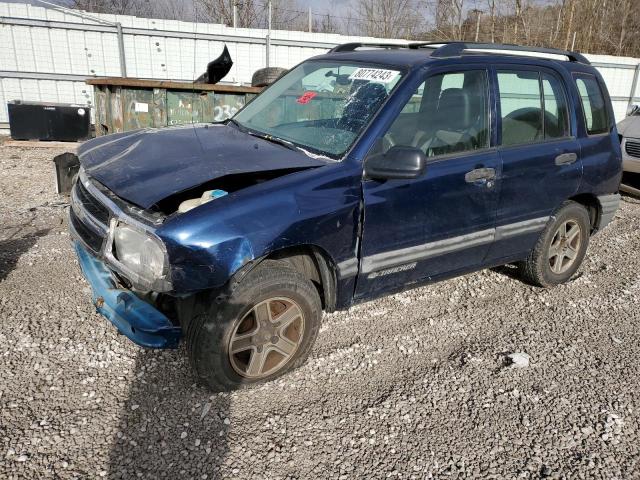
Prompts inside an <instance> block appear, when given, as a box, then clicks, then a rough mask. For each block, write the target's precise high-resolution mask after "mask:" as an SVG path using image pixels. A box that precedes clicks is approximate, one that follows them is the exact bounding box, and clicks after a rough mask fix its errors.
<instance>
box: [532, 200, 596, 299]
mask: <svg viewBox="0 0 640 480" xmlns="http://www.w3.org/2000/svg"><path fill="white" fill-rule="evenodd" d="M590 232H591V221H590V219H589V213H588V212H587V210H586V208H584V207H583V206H582V205H580V204H579V203H576V202H573V201H567V202H565V203H564V204H563V205H562V207H560V209H559V210H558V211H557V212H556V214H555V215H554V216H553V217H552V219H551V221H550V222H549V223H548V224H547V226H546V228H545V229H544V230H543V232H542V234H541V235H540V238H539V239H538V242H537V243H536V245H535V247H534V248H533V250H532V251H531V253H530V254H529V257H528V258H527V260H525V261H524V263H523V264H522V268H521V271H522V276H523V278H524V280H525V281H527V282H529V283H531V284H532V285H536V286H539V287H545V288H547V287H552V286H555V285H559V284H561V283H565V282H567V281H568V280H569V279H570V278H571V277H572V276H573V275H574V274H575V273H576V271H577V270H578V268H580V265H581V264H582V260H583V259H584V256H585V254H586V252H587V247H588V245H589V236H590Z"/></svg>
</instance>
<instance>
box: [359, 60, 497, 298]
mask: <svg viewBox="0 0 640 480" xmlns="http://www.w3.org/2000/svg"><path fill="white" fill-rule="evenodd" d="M489 85H490V83H489V73H488V71H487V70H485V69H459V70H448V71H445V72H440V73H435V74H431V75H429V76H428V77H427V78H426V79H425V82H423V84H422V85H421V86H420V87H419V88H418V89H417V90H416V92H415V93H414V95H413V96H412V97H411V99H410V100H409V102H408V103H407V104H406V106H405V107H404V109H403V110H402V112H401V113H400V114H399V115H398V117H397V118H396V119H395V120H394V122H393V124H392V125H391V126H390V128H389V129H388V130H387V132H386V133H385V134H384V135H383V136H382V137H381V138H379V139H378V140H377V142H376V144H375V146H374V147H373V148H372V152H370V154H369V157H371V156H372V155H375V154H379V153H380V152H381V151H382V152H384V151H385V150H389V149H391V148H393V147H394V146H396V145H401V146H404V147H414V148H419V149H421V150H422V151H423V152H424V153H425V154H426V156H427V164H426V169H425V171H424V172H423V173H422V174H421V175H420V176H419V177H418V178H413V179H409V180H406V179H365V180H364V181H363V193H364V226H363V234H362V244H361V260H360V262H361V263H360V272H359V275H358V281H357V286H356V298H368V297H375V296H378V295H380V294H382V293H385V292H387V291H391V290H397V289H401V288H403V287H404V286H406V285H409V284H413V283H419V282H424V281H428V280H430V279H433V278H436V277H439V276H445V275H449V274H455V273H456V272H463V271H465V270H470V269H473V268H475V267H479V266H480V265H481V264H482V263H483V261H484V258H485V256H486V255H487V252H488V249H489V247H490V245H491V243H492V242H493V239H494V233H495V220H496V211H497V205H498V194H499V189H500V177H501V173H502V167H501V161H500V157H499V156H498V154H497V151H496V148H495V146H494V145H495V138H494V137H495V136H494V135H493V132H494V130H495V128H492V127H491V120H490V119H491V118H495V116H494V115H491V112H492V111H493V110H494V108H493V107H492V106H493V105H494V104H495V101H494V99H493V96H492V94H491V89H490V88H489ZM365 162H366V160H365ZM365 165H366V163H365ZM365 170H366V166H365Z"/></svg>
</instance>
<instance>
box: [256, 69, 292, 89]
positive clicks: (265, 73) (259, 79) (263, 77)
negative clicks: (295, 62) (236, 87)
mask: <svg viewBox="0 0 640 480" xmlns="http://www.w3.org/2000/svg"><path fill="white" fill-rule="evenodd" d="M285 73H287V69H286V68H280V67H267V68H261V69H259V70H256V71H255V72H254V73H253V76H252V77H251V86H252V87H266V86H268V85H271V84H272V83H273V82H275V81H276V80H278V79H279V78H280V77H281V76H282V75H284V74H285Z"/></svg>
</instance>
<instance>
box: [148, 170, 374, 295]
mask: <svg viewBox="0 0 640 480" xmlns="http://www.w3.org/2000/svg"><path fill="white" fill-rule="evenodd" d="M361 175H362V174H361V168H360V167H359V165H357V164H348V163H347V162H344V163H338V164H332V165H327V166H326V167H322V168H318V169H313V170H306V171H302V172H297V173H293V174H290V175H287V176H285V177H280V178H277V179H275V180H271V181H269V182H265V183H263V184H261V185H256V186H253V187H250V188H247V189H245V190H241V191H238V192H233V193H231V194H229V195H227V196H225V197H222V198H220V199H217V200H214V201H212V202H209V203H207V204H204V205H202V206H200V207H198V208H196V209H194V210H192V211H190V212H188V213H186V214H183V215H180V216H178V217H176V218H175V219H173V220H171V221H169V222H168V223H167V224H165V225H164V226H163V227H161V228H160V229H159V230H158V231H157V234H158V235H159V236H160V238H162V240H163V241H164V242H165V244H166V246H167V252H168V256H169V261H170V265H171V278H172V283H173V287H174V291H175V293H188V292H194V291H198V290H204V289H210V288H217V287H221V286H222V285H224V284H225V283H226V282H227V281H228V280H229V279H230V278H231V277H232V276H233V275H234V274H235V272H237V271H238V270H239V269H240V268H242V267H243V266H244V265H246V264H247V263H249V262H251V261H253V260H255V259H258V258H261V257H264V256H266V255H268V254H269V253H271V252H274V251H277V250H281V249H283V248H289V247H294V246H299V245H313V246H317V247H319V248H321V249H322V250H324V251H325V252H327V254H328V255H329V256H330V257H331V260H332V261H333V262H334V263H335V264H339V263H340V262H344V261H347V260H351V259H354V258H355V257H356V245H357V234H356V232H357V223H358V219H359V208H360V192H361V190H360V182H361Z"/></svg>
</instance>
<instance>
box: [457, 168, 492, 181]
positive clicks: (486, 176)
mask: <svg viewBox="0 0 640 480" xmlns="http://www.w3.org/2000/svg"><path fill="white" fill-rule="evenodd" d="M495 179H496V169H495V168H476V169H475V170H471V171H470V172H467V173H466V174H465V175H464V181H465V182H467V183H476V182H481V181H482V182H483V183H486V182H488V181H489V180H495Z"/></svg>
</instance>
